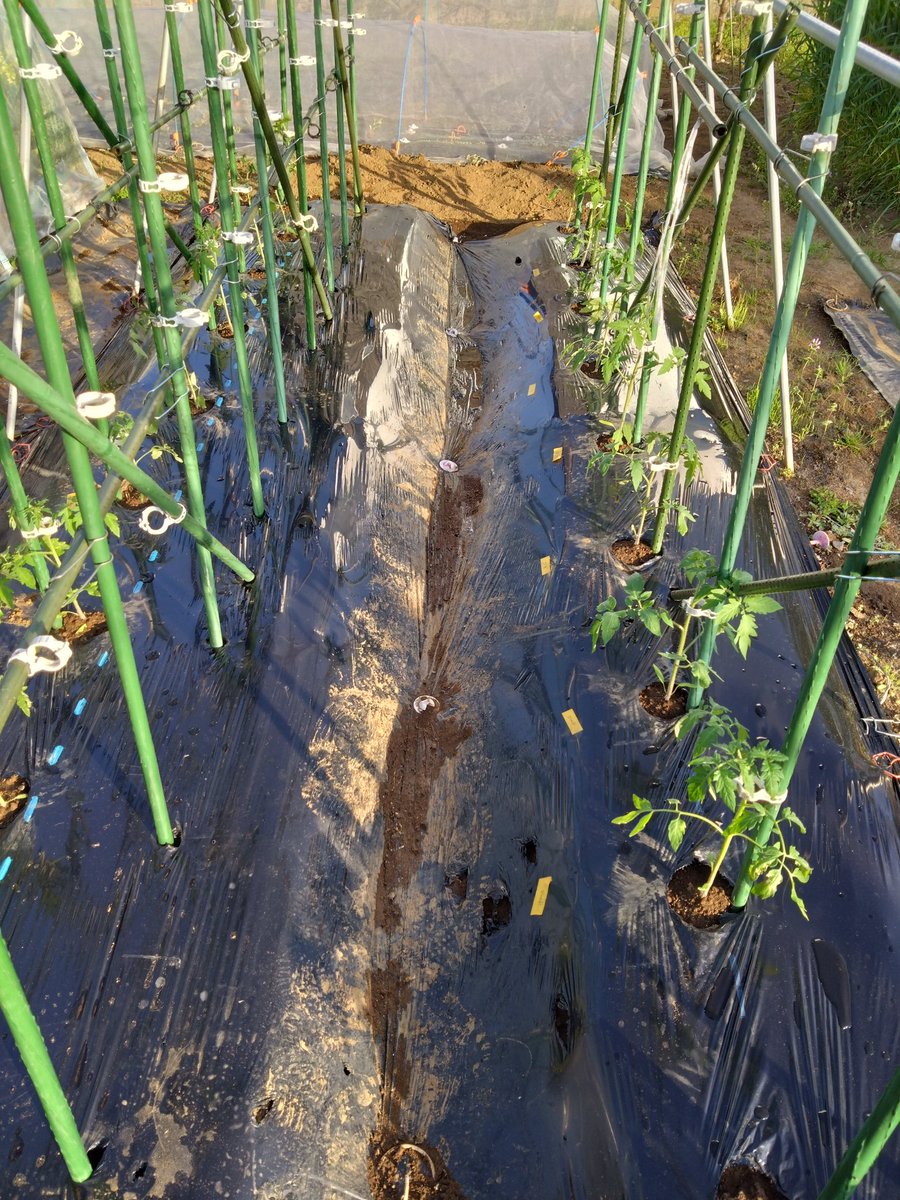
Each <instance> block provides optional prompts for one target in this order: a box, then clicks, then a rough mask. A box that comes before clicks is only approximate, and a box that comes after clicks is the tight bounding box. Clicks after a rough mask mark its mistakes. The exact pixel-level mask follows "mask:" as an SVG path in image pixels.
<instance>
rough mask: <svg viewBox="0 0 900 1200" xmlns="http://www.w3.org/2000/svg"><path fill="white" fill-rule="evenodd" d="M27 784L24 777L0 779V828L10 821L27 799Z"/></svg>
mask: <svg viewBox="0 0 900 1200" xmlns="http://www.w3.org/2000/svg"><path fill="white" fill-rule="evenodd" d="M28 788H29V782H28V780H27V779H26V778H25V776H24V775H7V776H6V778H5V779H0V827H2V826H3V825H5V824H6V823H7V822H8V821H11V820H12V819H13V817H14V816H15V815H16V813H17V812H19V811H20V809H22V808H24V807H25V802H26V801H27V799H28Z"/></svg>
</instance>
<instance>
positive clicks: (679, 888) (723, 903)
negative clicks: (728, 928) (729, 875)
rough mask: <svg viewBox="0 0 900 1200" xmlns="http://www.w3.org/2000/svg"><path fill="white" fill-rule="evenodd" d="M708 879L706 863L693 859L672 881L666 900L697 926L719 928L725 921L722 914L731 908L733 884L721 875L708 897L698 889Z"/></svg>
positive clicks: (684, 918)
mask: <svg viewBox="0 0 900 1200" xmlns="http://www.w3.org/2000/svg"><path fill="white" fill-rule="evenodd" d="M708 878H709V867H708V866H707V865H706V864H705V863H701V862H692V863H690V864H689V865H688V866H686V867H681V868H679V870H677V871H676V872H675V874H674V875H673V876H672V878H671V879H670V880H669V886H668V887H667V888H666V899H667V900H668V901H669V907H670V908H671V909H672V911H673V912H676V913H677V914H678V915H679V917H681V919H682V920H683V921H686V922H687V923H688V925H693V926H694V928H695V929H716V928H718V926H719V925H721V924H722V920H721V917H722V913H724V912H727V911H728V909H729V908H730V907H731V892H732V886H731V884H730V883H729V882H728V880H727V879H723V878H722V876H721V875H719V876H718V877H717V878H716V882H715V883H714V884H713V885H712V887H711V888H710V891H709V895H708V896H701V895H700V893H699V892H698V891H697V889H698V888H699V887H700V885H701V884H703V883H705V882H706V880H707V879H708Z"/></svg>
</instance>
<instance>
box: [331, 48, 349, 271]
mask: <svg viewBox="0 0 900 1200" xmlns="http://www.w3.org/2000/svg"><path fill="white" fill-rule="evenodd" d="M339 33H340V29H339V27H338V26H337V25H335V27H334V63H335V68H337V64H338V63H339V61H340V55H341V51H340V47H339V45H338V34H339ZM336 76H337V88H336V89H335V91H336V93H337V94H336V96H335V100H336V103H335V121H336V125H337V146H338V196H339V197H340V202H341V260H342V261H343V262H345V263H346V261H347V258H348V257H349V254H350V218H349V216H348V213H347V146H346V143H345V140H344V84H343V81H342V79H341V74H340V71H336Z"/></svg>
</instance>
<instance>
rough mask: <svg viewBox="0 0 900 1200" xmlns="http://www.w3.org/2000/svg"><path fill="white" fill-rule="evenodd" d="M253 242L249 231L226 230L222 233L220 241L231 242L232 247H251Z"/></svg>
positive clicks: (253, 239)
mask: <svg viewBox="0 0 900 1200" xmlns="http://www.w3.org/2000/svg"><path fill="white" fill-rule="evenodd" d="M255 240H256V239H255V238H254V236H253V234H252V233H251V232H250V230H249V229H226V230H223V232H222V241H223V242H231V244H232V245H233V246H252V245H253V243H254V241H255Z"/></svg>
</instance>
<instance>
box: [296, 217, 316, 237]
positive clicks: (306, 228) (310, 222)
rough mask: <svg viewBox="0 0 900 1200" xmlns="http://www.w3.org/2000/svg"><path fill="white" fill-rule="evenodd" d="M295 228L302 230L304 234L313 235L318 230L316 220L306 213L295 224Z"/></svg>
mask: <svg viewBox="0 0 900 1200" xmlns="http://www.w3.org/2000/svg"><path fill="white" fill-rule="evenodd" d="M296 225H297V228H298V229H302V230H303V232H304V233H315V232H316V230H317V229H318V228H319V222H318V221H317V220H316V218H315V215H314V214H313V213H306V214H305V215H304V216H302V217H301V218H300V220H299V221H297V222H296Z"/></svg>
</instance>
